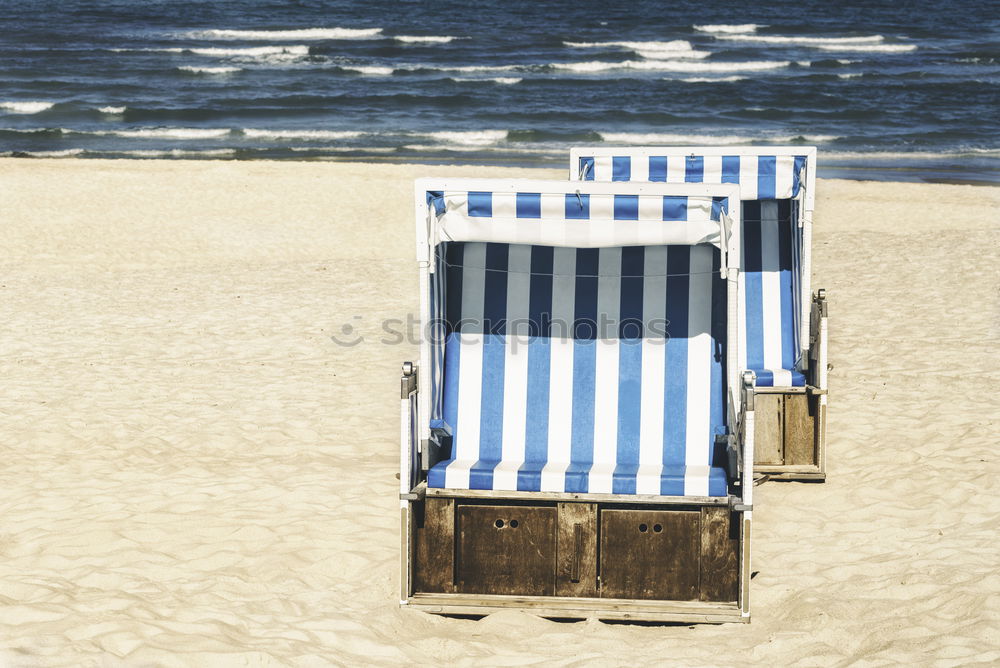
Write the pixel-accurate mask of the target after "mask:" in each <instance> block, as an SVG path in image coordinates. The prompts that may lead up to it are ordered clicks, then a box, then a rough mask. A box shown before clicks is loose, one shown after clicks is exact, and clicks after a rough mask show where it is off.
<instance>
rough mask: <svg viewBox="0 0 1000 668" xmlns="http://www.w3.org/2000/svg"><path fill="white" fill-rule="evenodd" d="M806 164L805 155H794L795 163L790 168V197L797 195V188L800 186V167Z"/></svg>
mask: <svg viewBox="0 0 1000 668" xmlns="http://www.w3.org/2000/svg"><path fill="white" fill-rule="evenodd" d="M805 166H806V156H804V155H797V156H795V164H794V167H793V168H792V197H798V196H799V188H800V187H802V182H801V179H802V168H803V167H805Z"/></svg>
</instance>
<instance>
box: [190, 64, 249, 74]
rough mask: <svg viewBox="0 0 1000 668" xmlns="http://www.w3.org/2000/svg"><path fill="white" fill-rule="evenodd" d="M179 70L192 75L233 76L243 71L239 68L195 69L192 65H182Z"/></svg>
mask: <svg viewBox="0 0 1000 668" xmlns="http://www.w3.org/2000/svg"><path fill="white" fill-rule="evenodd" d="M177 69H179V70H180V71H182V72H191V73H192V74H232V73H233V72H240V71H242V68H239V67H193V66H191V65H182V66H180V67H178V68H177Z"/></svg>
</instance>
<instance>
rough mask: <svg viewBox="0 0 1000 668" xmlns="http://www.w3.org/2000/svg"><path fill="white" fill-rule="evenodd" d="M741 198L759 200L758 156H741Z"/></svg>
mask: <svg viewBox="0 0 1000 668" xmlns="http://www.w3.org/2000/svg"><path fill="white" fill-rule="evenodd" d="M740 198H741V199H745V200H746V199H757V156H755V155H743V156H740Z"/></svg>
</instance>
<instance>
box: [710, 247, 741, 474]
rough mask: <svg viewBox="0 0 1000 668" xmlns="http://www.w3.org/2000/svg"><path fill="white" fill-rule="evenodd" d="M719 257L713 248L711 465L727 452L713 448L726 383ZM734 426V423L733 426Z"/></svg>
mask: <svg viewBox="0 0 1000 668" xmlns="http://www.w3.org/2000/svg"><path fill="white" fill-rule="evenodd" d="M720 267H721V256H720V253H719V251H718V250H717V249H714V248H713V249H712V271H713V272H715V273H713V274H712V325H711V328H712V361H711V365H712V369H711V375H710V378H711V381H710V384H709V385H710V388H711V389H710V390H709V392H710V394H709V401H710V407H709V420H710V423H709V424H710V429H709V432H708V439H709V441H708V452H709V453H711V454H710V456H709V461H710V462H711V465H712V466H725V465H726V458H727V455H726V453H725V451H722V452H717V451H716V450H715V434H716V433H720V434H724V433H726V431H725V427H726V411H725V408H726V385H725V382H724V380H723V375H722V374H723V369H725V365H726V354H727V351H726V345H725V342H726V281H724V280H723V279H722V278H721V277H720V276H719V273H718V272H719V269H720ZM732 427H733V428H734V429H735V428H736V425H732Z"/></svg>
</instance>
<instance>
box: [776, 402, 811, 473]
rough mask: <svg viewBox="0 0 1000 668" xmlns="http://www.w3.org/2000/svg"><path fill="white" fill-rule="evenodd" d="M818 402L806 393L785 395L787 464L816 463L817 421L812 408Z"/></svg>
mask: <svg viewBox="0 0 1000 668" xmlns="http://www.w3.org/2000/svg"><path fill="white" fill-rule="evenodd" d="M816 403H818V402H817V401H816V399H815V398H813V397H810V396H808V395H805V394H786V395H785V410H784V416H785V424H784V437H785V464H788V465H791V466H802V465H810V464H812V465H815V464H816V421H815V419H814V415H813V412H812V410H811V409H812V408H813V407H814V406H815V405H816Z"/></svg>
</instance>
